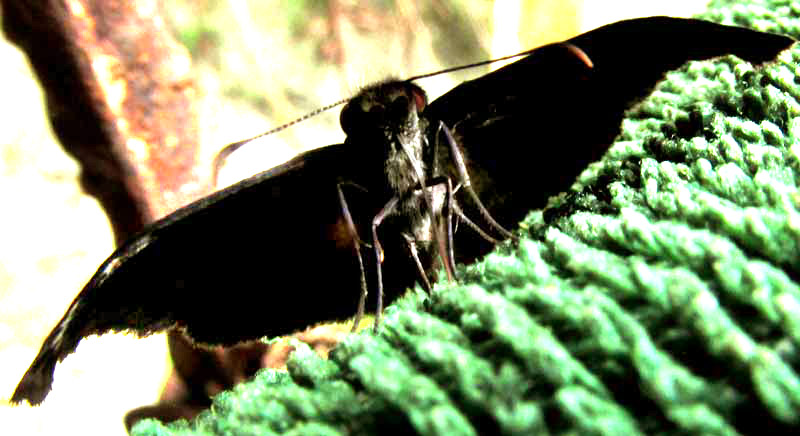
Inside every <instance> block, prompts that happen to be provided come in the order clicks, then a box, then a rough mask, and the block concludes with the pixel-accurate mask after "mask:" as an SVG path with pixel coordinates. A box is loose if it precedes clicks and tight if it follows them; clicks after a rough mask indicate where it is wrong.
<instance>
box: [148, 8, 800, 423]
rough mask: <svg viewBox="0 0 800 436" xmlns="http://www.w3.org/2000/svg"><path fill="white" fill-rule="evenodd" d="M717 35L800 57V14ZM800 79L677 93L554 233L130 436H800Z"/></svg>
mask: <svg viewBox="0 0 800 436" xmlns="http://www.w3.org/2000/svg"><path fill="white" fill-rule="evenodd" d="M701 18H705V19H709V20H714V21H719V22H723V23H726V24H737V25H741V26H746V27H753V28H757V29H759V30H765V31H773V32H778V33H784V34H787V35H790V36H793V37H794V38H800V2H794V3H793V2H789V1H752V2H750V3H747V4H732V2H724V1H716V2H713V3H712V5H711V6H710V9H709V12H708V13H706V14H705V15H704V16H702V17H701ZM632 55H635V54H632ZM798 71H800V48H795V49H794V50H792V51H791V52H788V53H786V54H784V55H783V56H782V58H781V59H780V60H779V61H778V62H777V63H775V64H774V65H771V66H769V67H767V68H765V69H763V70H758V71H756V70H754V69H753V67H752V66H750V65H749V64H746V63H743V62H742V61H740V60H738V59H736V58H733V57H726V58H724V59H721V60H719V61H716V62H697V63H692V64H689V65H688V66H685V67H684V68H683V69H681V70H680V71H679V72H674V73H670V74H669V76H668V79H667V80H666V81H665V82H663V83H662V84H661V85H660V86H659V87H658V88H657V90H656V91H655V92H654V93H653V94H652V95H651V96H650V97H649V98H648V99H647V100H645V101H644V102H643V103H642V104H641V105H639V106H638V107H637V108H635V109H634V110H632V111H631V112H630V113H629V115H628V118H627V119H626V120H625V122H624V124H623V132H622V134H621V135H620V137H619V138H618V140H617V142H616V143H615V144H614V146H613V147H612V148H611V150H610V151H609V152H608V153H607V155H606V156H605V158H604V159H603V160H602V161H601V162H598V163H596V164H594V165H592V166H591V167H590V168H589V169H588V170H587V171H585V172H584V174H583V175H582V176H581V178H580V179H579V183H578V186H576V187H575V188H576V192H578V193H572V194H568V195H562V196H560V197H559V198H557V199H556V200H555V201H554V202H551V205H550V206H551V207H550V208H549V209H548V211H547V212H545V213H548V214H553V215H552V216H553V217H556V218H555V219H554V220H553V221H552V222H550V224H548V225H546V224H545V220H544V219H543V214H542V212H541V211H539V212H534V213H533V214H531V216H530V217H529V218H528V220H527V221H526V222H525V223H524V224H523V229H524V230H523V231H524V232H527V234H528V235H529V237H528V238H524V239H523V240H521V241H520V242H519V243H518V244H517V245H512V244H508V243H506V244H502V245H501V246H500V247H498V249H497V250H496V251H495V252H494V253H493V254H491V255H489V256H488V257H487V258H486V259H485V261H483V262H482V263H479V264H476V265H473V266H470V267H467V268H463V269H462V270H461V271H460V278H461V282H460V284H450V285H449V284H447V283H443V284H439V285H437V286H436V289H435V291H434V293H433V295H432V296H430V297H427V296H425V295H424V294H423V293H422V292H421V291H418V292H416V293H411V294H409V295H408V296H407V297H405V298H403V299H401V300H400V301H398V302H396V303H395V304H394V305H392V306H391V307H389V308H388V309H387V310H386V316H385V320H384V323H383V325H382V328H381V331H380V333H379V334H377V335H375V334H373V333H371V331H368V332H363V333H360V334H354V335H351V336H350V337H348V338H347V339H346V340H345V341H344V342H343V343H342V344H340V345H339V346H338V347H337V348H336V349H335V350H334V351H333V352H332V354H331V356H330V360H323V359H321V358H319V357H317V355H316V354H314V353H313V352H312V351H311V350H310V349H309V348H308V347H307V346H304V345H302V344H298V345H297V351H296V352H295V353H294V355H293V357H292V358H291V360H290V362H289V372H288V373H286V372H279V371H274V370H263V371H262V372H260V373H259V374H258V375H257V376H256V378H255V379H254V380H253V381H251V382H249V383H246V384H243V385H240V386H238V387H236V388H235V389H234V390H233V391H231V392H224V393H222V394H220V395H219V396H217V397H216V398H215V399H214V404H213V406H212V408H211V409H210V410H209V411H207V412H205V413H203V414H201V415H200V416H199V417H198V418H197V419H195V420H193V421H191V422H185V421H180V422H177V423H174V424H170V425H163V424H161V423H159V422H157V421H154V420H145V421H142V422H140V423H139V424H138V425H137V426H136V427H135V428H134V430H133V434H134V435H136V436H156V435H159V436H160V435H227V434H236V435H250V434H252V435H266V434H288V435H306V434H308V435H339V434H379V433H387V432H404V433H408V434H438V435H475V434H524V435H531V434H581V435H582V434H607V435H634V434H664V435H688V434H715V435H734V434H755V433H760V434H767V431H768V430H772V431H773V433H771V434H779V433H784V434H792V433H797V434H800V377H798V373H799V372H800V351H799V350H798V345H800V286H798V282H797V281H798V276H800V213H798V210H799V209H800V192H799V191H798V181H800V104H799V103H798V99H799V98H800V85H798V83H800V77H798ZM535 188H536V187H531V189H535ZM795 429H796V431H793V430H795Z"/></svg>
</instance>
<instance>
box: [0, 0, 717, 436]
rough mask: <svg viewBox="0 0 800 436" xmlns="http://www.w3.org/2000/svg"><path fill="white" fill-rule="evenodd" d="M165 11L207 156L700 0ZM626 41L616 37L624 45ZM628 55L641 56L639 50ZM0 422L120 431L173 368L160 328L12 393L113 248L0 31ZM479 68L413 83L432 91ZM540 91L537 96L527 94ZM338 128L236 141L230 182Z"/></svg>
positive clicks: (113, 338)
mask: <svg viewBox="0 0 800 436" xmlns="http://www.w3.org/2000/svg"><path fill="white" fill-rule="evenodd" d="M160 4H161V7H162V13H163V15H164V18H165V20H166V22H167V24H168V26H169V27H170V28H171V29H172V31H173V34H174V35H175V37H176V38H177V39H178V40H179V41H180V42H181V43H182V44H184V45H185V46H186V47H187V49H188V50H189V52H190V53H191V56H192V61H193V63H194V74H195V80H196V85H197V89H198V91H199V93H198V96H199V98H198V107H197V109H198V112H199V117H200V126H201V132H200V137H201V142H202V144H203V150H204V151H203V153H204V158H205V159H206V162H207V163H208V164H209V165H210V162H211V159H213V156H214V154H215V153H216V151H218V150H219V149H221V148H222V147H223V146H224V145H225V144H227V143H230V142H234V141H238V140H241V139H244V138H247V137H251V136H254V135H257V134H259V133H261V132H263V131H266V130H268V129H270V128H272V127H275V126H277V125H280V124H283V123H285V122H288V121H291V120H293V119H295V118H298V117H300V116H302V115H303V114H305V113H307V112H309V111H311V110H313V109H316V108H318V107H321V106H324V105H325V104H328V103H331V102H334V101H338V100H340V99H342V98H345V97H348V96H351V95H353V94H354V93H355V92H357V90H358V89H359V87H361V86H364V85H367V84H370V83H374V82H376V81H378V80H382V79H385V78H387V77H390V76H394V77H398V78H403V77H408V76H411V75H417V74H422V73H428V72H432V71H436V70H438V69H440V68H443V67H450V66H455V65H462V64H466V63H471V62H475V61H479V60H483V59H487V58H490V57H498V56H502V55H507V54H511V53H516V52H519V51H522V50H525V49H528V48H531V47H536V46H539V45H542V44H545V43H548V42H552V41H556V40H562V39H565V38H568V37H571V36H573V35H576V34H578V33H581V32H583V31H586V30H589V29H591V28H594V27H597V26H600V25H602V24H606V23H609V22H613V21H617V20H620V19H624V18H632V17H639V16H648V15H662V14H666V15H676V16H689V15H691V14H693V13H696V12H699V11H701V10H702V9H703V8H704V4H705V1H697V0H672V1H670V2H664V1H659V0H560V1H533V0H526V1H523V0H514V1H501V0H498V1H495V2H490V1H485V0H434V1H424V2H423V1H414V0H393V1H392V0H379V1H371V2H358V1H355V0H328V1H310V0H305V1H289V0H171V1H169V2H166V1H164V2H161V3H160ZM620 49H621V50H624V47H621V48H620ZM633 55H635V54H633ZM0 59H2V60H1V61H0V62H2V65H3V66H4V67H3V69H2V71H0V74H2V78H1V79H0V93H2V95H3V96H4V100H3V101H4V103H3V104H2V105H0V115H1V116H2V119H3V120H6V122H5V123H4V125H3V129H0V178H2V180H0V198H3V207H2V211H3V214H2V215H0V216H2V221H0V222H1V223H2V225H0V241H2V243H1V244H0V362H3V364H2V371H0V422H2V423H3V424H2V432H3V433H4V434H16V435H25V434H37V435H38V434H56V433H63V432H64V431H67V432H78V431H79V432H81V433H82V434H87V435H91V434H103V435H114V434H116V435H123V434H125V430H124V427H123V425H122V417H123V415H124V414H125V412H127V411H128V410H130V409H132V408H134V407H137V406H141V405H144V404H149V403H152V402H155V401H156V399H157V398H158V394H159V392H160V391H161V388H162V386H163V383H164V380H165V379H166V376H167V374H168V371H169V368H170V367H169V359H168V357H167V354H166V341H165V340H164V338H163V336H157V337H153V338H149V339H146V340H140V339H135V338H133V337H131V336H125V335H105V336H103V337H101V338H90V339H88V340H85V341H83V342H82V343H81V345H80V347H79V348H78V352H77V353H76V354H74V355H71V356H70V357H69V358H68V359H66V360H65V361H64V362H63V363H62V364H61V365H59V367H58V368H57V370H56V382H55V385H54V390H53V392H52V393H51V395H50V396H49V397H48V399H47V401H46V402H45V403H44V404H43V405H42V406H40V407H36V408H31V407H28V406H19V407H11V406H9V405H8V403H7V400H8V398H9V397H10V395H11V392H12V391H13V389H14V387H15V386H16V383H17V382H18V381H19V378H20V377H21V376H22V374H23V372H24V371H25V369H26V368H27V366H28V365H29V364H30V362H31V360H32V359H33V357H34V356H35V354H36V353H37V352H38V349H39V346H40V345H41V342H42V340H43V338H44V337H45V336H46V335H47V334H48V333H49V331H50V329H51V328H52V327H53V325H54V324H55V323H56V322H57V321H58V319H60V318H61V316H62V315H63V313H64V311H65V309H66V307H67V306H68V304H69V303H70V301H71V300H72V299H73V298H74V297H75V295H76V294H77V292H78V291H79V290H80V289H81V287H82V286H83V284H84V283H85V282H86V280H88V278H89V277H90V276H91V275H92V274H93V273H94V271H95V270H96V268H97V266H98V265H100V263H101V262H102V261H103V260H104V259H105V258H106V257H107V256H108V255H109V254H110V253H111V251H112V250H113V240H112V236H111V232H110V229H109V227H108V223H107V220H106V218H105V215H104V214H103V211H102V210H101V209H100V207H99V205H98V204H97V203H96V202H95V201H94V199H93V198H91V197H88V196H86V195H85V194H84V193H82V192H81V191H80V188H79V186H78V183H77V178H78V167H77V165H76V164H75V163H74V162H73V161H72V160H71V159H70V158H69V157H67V156H66V155H65V153H64V152H63V151H62V150H61V148H60V147H59V145H58V144H57V142H56V141H55V139H54V138H53V136H52V134H51V132H50V126H49V125H48V123H47V115H46V112H45V110H44V102H43V99H42V95H41V91H40V89H39V85H38V83H37V82H36V79H35V77H33V75H32V73H31V71H30V69H29V67H28V65H27V62H26V60H25V58H24V56H22V54H21V53H20V52H19V51H18V50H17V49H16V48H15V47H14V46H12V45H10V44H9V43H7V42H5V41H4V40H3V41H2V42H0ZM485 72H486V69H485V68H478V69H472V70H468V71H462V72H458V73H453V74H446V75H441V76H436V77H434V78H431V79H426V80H425V81H423V82H422V83H421V85H422V86H423V87H425V89H426V90H428V92H429V97H430V98H431V99H433V98H435V97H436V96H438V95H440V94H441V93H443V92H446V91H447V90H448V89H449V88H450V87H452V86H454V85H455V84H456V83H458V82H460V81H462V80H466V79H468V78H471V77H476V76H479V75H481V74H483V73H485ZM535 103H536V102H531V104H535ZM341 140H343V134H342V133H341V130H340V129H339V127H338V110H336V109H334V110H331V111H328V112H327V113H326V114H325V115H324V116H319V117H315V118H313V119H311V120H308V121H307V122H304V123H302V124H300V125H297V126H293V127H292V128H290V129H287V130H286V131H284V132H283V133H282V134H280V135H274V136H271V137H268V138H267V139H266V140H265V142H259V143H258V145H256V144H254V145H252V146H249V147H245V148H243V149H241V150H240V151H239V152H237V153H235V154H234V155H233V156H232V158H231V159H230V161H229V165H228V166H226V168H225V170H224V172H223V174H222V176H223V182H225V183H230V182H233V181H235V180H237V179H239V178H242V177H245V176H248V175H250V174H253V173H256V172H258V171H261V170H264V169H267V168H270V167H272V166H274V165H276V164H278V163H280V162H281V161H284V160H286V159H288V158H290V157H291V156H292V155H294V154H296V153H297V152H298V151H300V150H303V149H308V148H314V147H320V146H324V145H328V144H332V143H336V142H340V141H341Z"/></svg>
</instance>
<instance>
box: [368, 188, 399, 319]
mask: <svg viewBox="0 0 800 436" xmlns="http://www.w3.org/2000/svg"><path fill="white" fill-rule="evenodd" d="M399 201H400V198H398V197H393V198H392V199H391V200H389V202H387V203H386V205H385V206H383V209H381V210H380V212H378V214H377V215H375V218H373V219H372V246H373V249H374V250H375V265H376V267H377V271H376V277H377V281H378V304H377V307H376V308H375V326H374V329H375V332H377V331H378V325H380V322H381V313H382V312H383V271H382V269H381V263H383V248H381V243H380V241H378V226H380V225H381V223H382V222H383V220H385V219H386V218H388V217H389V216H391V215H393V214H394V213H395V211H396V209H397V203H398V202H399Z"/></svg>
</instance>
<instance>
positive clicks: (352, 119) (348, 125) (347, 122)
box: [339, 102, 360, 135]
mask: <svg viewBox="0 0 800 436" xmlns="http://www.w3.org/2000/svg"><path fill="white" fill-rule="evenodd" d="M357 112H360V110H359V109H358V108H357V107H355V105H354V104H353V102H350V103H347V105H345V107H344V108H343V109H342V112H341V113H340V114H339V125H341V126H342V131H343V132H344V134H345V135H349V134H350V133H352V130H353V128H354V127H355V125H356V123H357V121H356V120H357V118H358V115H359V114H358V113H357Z"/></svg>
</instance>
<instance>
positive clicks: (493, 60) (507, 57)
mask: <svg viewBox="0 0 800 436" xmlns="http://www.w3.org/2000/svg"><path fill="white" fill-rule="evenodd" d="M532 51H533V50H527V51H524V52H522V53H517V54H513V55H508V56H503V57H501V58H497V59H489V60H488V61H480V62H475V63H474V64H467V65H460V66H458V67H452V68H447V69H444V70H439V71H436V72H434V73H427V74H420V75H419V76H414V77H411V78H410V79H407V80H406V81H407V82H412V81H414V80H418V79H424V78H426V77H432V76H437V75H439V74H445V73H452V72H453V71H460V70H466V69H467V68H475V67H480V66H482V65H489V64H493V63H495V62H500V61H505V60H507V59H514V58H518V57H520V56H525V55H526V54H529V53H530V52H532Z"/></svg>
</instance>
